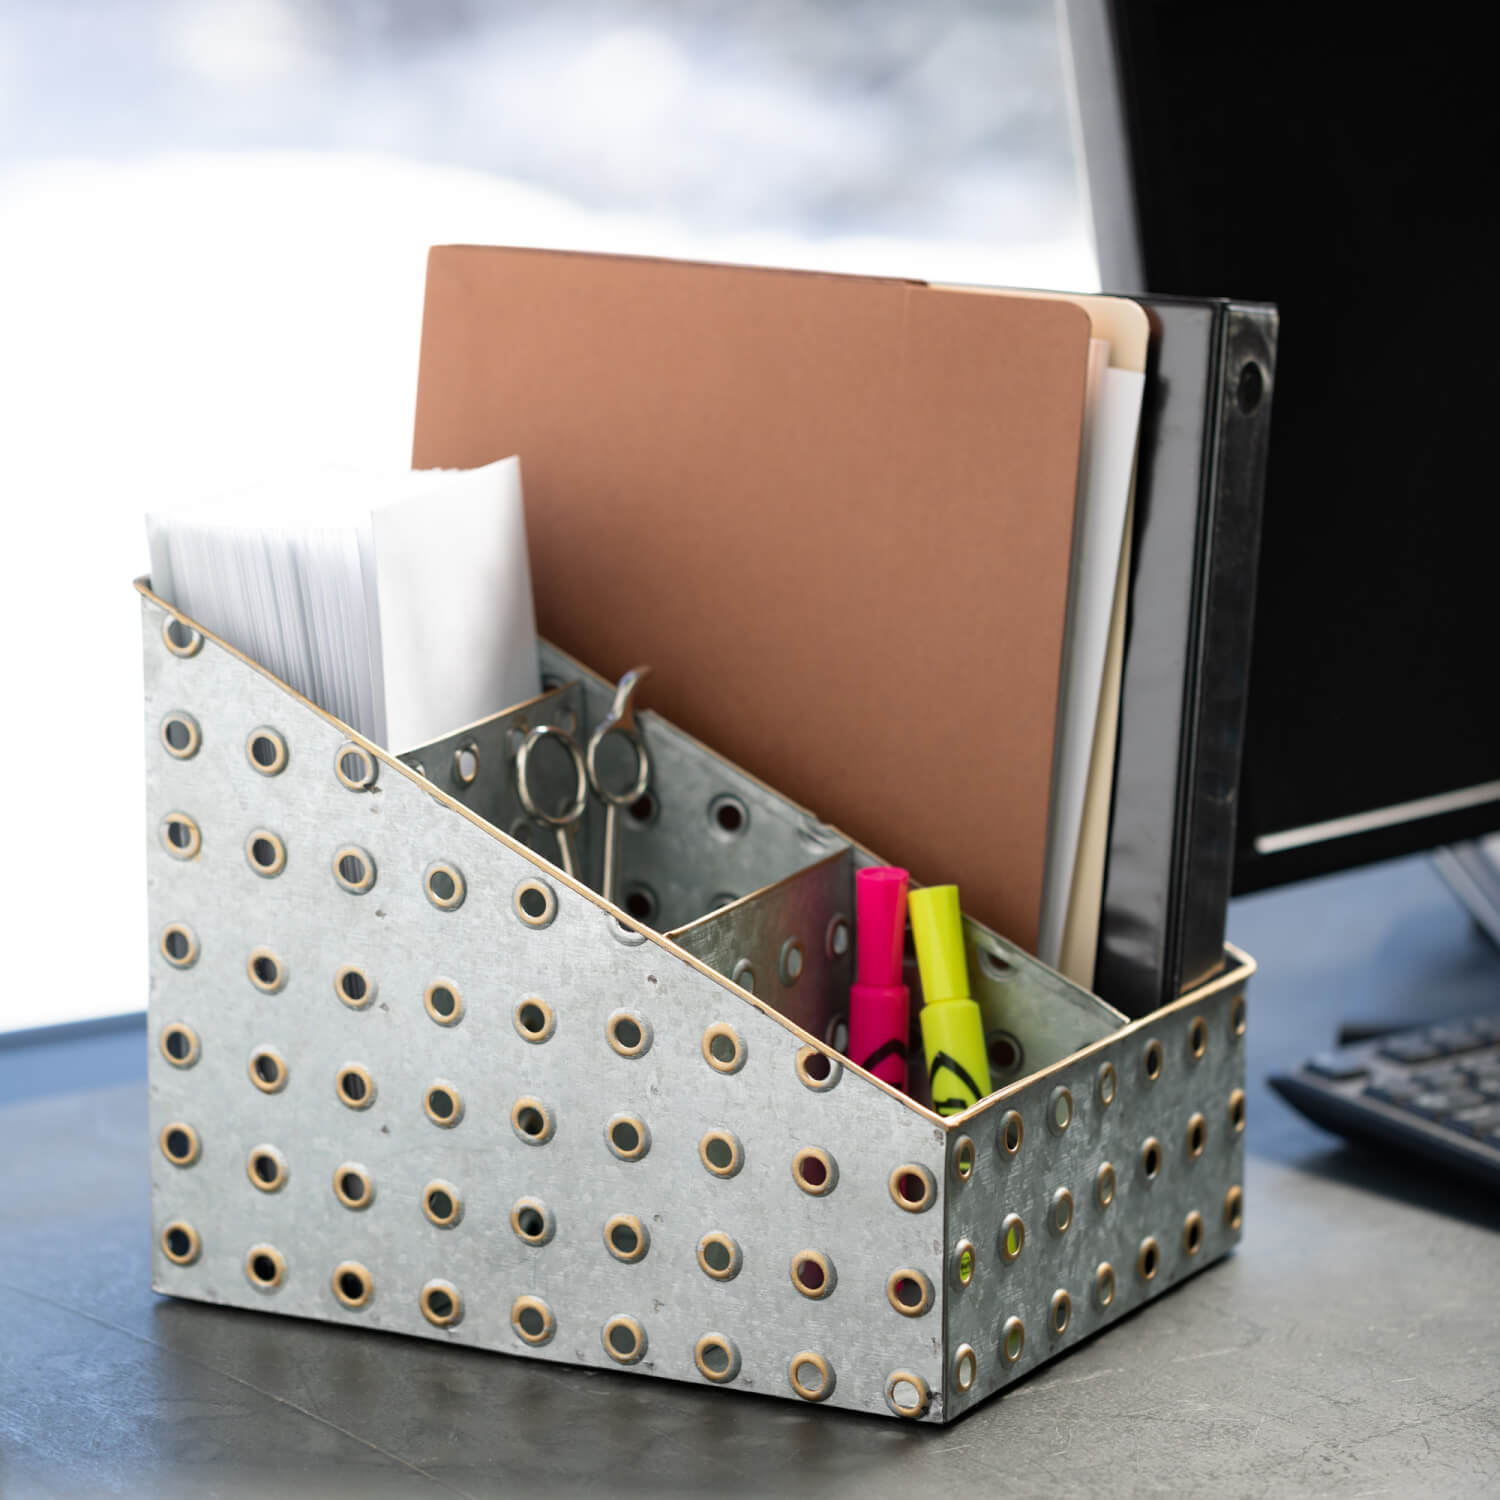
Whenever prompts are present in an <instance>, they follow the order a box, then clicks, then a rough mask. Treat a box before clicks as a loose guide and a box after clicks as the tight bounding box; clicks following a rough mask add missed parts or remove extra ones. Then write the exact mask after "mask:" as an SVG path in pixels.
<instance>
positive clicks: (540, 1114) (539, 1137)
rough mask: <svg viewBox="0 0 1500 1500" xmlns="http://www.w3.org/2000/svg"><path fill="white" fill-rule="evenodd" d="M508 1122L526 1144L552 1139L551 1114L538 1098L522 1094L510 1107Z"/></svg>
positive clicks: (535, 1144) (538, 1143)
mask: <svg viewBox="0 0 1500 1500" xmlns="http://www.w3.org/2000/svg"><path fill="white" fill-rule="evenodd" d="M510 1124H511V1129H512V1130H514V1131H515V1133H516V1134H517V1135H518V1136H520V1138H521V1139H522V1140H523V1141H525V1142H526V1143H527V1144H528V1145H531V1146H540V1145H543V1144H544V1143H545V1142H547V1141H550V1140H551V1139H552V1116H551V1115H550V1114H548V1113H547V1106H546V1105H545V1104H543V1103H542V1101H541V1100H540V1099H533V1098H531V1097H530V1095H523V1096H522V1097H521V1098H519V1099H517V1100H516V1102H515V1104H514V1105H513V1106H512V1107H511V1111H510Z"/></svg>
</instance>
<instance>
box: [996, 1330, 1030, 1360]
mask: <svg viewBox="0 0 1500 1500" xmlns="http://www.w3.org/2000/svg"><path fill="white" fill-rule="evenodd" d="M1025 1347H1026V1327H1025V1325H1024V1324H1023V1323H1022V1322H1021V1320H1020V1319H1019V1318H1007V1319H1006V1321H1005V1327H1004V1328H1003V1329H1002V1331H1001V1335H1000V1353H1001V1355H1002V1357H1003V1358H1004V1360H1005V1362H1006V1364H1008V1365H1013V1364H1015V1362H1016V1361H1017V1360H1018V1359H1020V1357H1021V1352H1022V1350H1024V1349H1025Z"/></svg>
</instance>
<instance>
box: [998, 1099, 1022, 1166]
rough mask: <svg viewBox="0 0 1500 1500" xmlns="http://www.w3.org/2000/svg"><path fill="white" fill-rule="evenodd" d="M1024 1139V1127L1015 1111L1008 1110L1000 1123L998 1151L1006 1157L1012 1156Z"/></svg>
mask: <svg viewBox="0 0 1500 1500" xmlns="http://www.w3.org/2000/svg"><path fill="white" fill-rule="evenodd" d="M1025 1138H1026V1127H1025V1126H1024V1125H1023V1124H1022V1122H1021V1117H1020V1115H1018V1114H1017V1113H1016V1112H1015V1110H1013V1109H1010V1110H1007V1111H1006V1112H1005V1115H1004V1116H1003V1118H1002V1119H1001V1121H1000V1149H1001V1151H1002V1152H1004V1153H1005V1155H1006V1156H1014V1155H1015V1154H1016V1153H1017V1152H1018V1151H1019V1150H1020V1149H1021V1142H1022V1141H1023V1140H1024V1139H1025Z"/></svg>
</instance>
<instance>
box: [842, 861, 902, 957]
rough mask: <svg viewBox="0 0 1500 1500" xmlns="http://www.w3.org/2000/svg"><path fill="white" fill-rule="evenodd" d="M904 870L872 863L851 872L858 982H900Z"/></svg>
mask: <svg viewBox="0 0 1500 1500" xmlns="http://www.w3.org/2000/svg"><path fill="white" fill-rule="evenodd" d="M906 881H907V875H906V871H905V870H899V869H897V868H896V866H894V865H873V866H872V867H871V868H870V869H868V870H857V871H855V875H854V913H855V922H854V929H855V930H854V942H855V950H856V953H855V967H856V972H857V973H858V975H859V983H860V984H867V985H879V986H889V985H898V984H900V983H901V945H902V939H903V938H904V936H905V933H906Z"/></svg>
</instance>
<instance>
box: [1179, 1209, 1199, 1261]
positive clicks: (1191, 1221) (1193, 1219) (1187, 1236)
mask: <svg viewBox="0 0 1500 1500" xmlns="http://www.w3.org/2000/svg"><path fill="white" fill-rule="evenodd" d="M1182 1248H1183V1249H1184V1250H1186V1251H1187V1253H1188V1254H1189V1255H1196V1254H1197V1253H1198V1252H1199V1251H1200V1250H1201V1249H1202V1248H1203V1215H1202V1214H1200V1213H1199V1212H1198V1211H1197V1210H1196V1209H1195V1210H1194V1211H1193V1212H1192V1213H1190V1214H1189V1215H1188V1216H1187V1218H1186V1219H1185V1220H1184V1221H1183V1225H1182Z"/></svg>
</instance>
